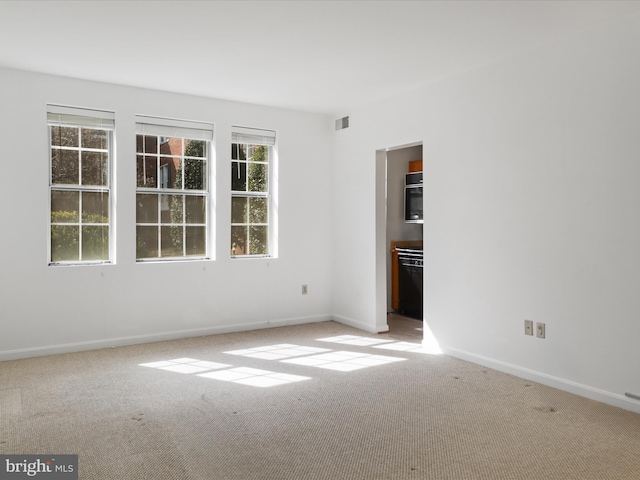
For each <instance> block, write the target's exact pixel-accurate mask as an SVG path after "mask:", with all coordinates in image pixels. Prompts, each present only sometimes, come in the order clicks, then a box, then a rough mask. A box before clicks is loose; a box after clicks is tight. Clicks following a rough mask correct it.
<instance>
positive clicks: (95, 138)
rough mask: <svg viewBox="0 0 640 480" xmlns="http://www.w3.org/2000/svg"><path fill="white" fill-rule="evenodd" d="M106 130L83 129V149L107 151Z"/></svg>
mask: <svg viewBox="0 0 640 480" xmlns="http://www.w3.org/2000/svg"><path fill="white" fill-rule="evenodd" d="M107 135H108V134H107V132H106V130H93V129H90V128H83V129H82V148H100V149H102V150H106V149H107V148H108V145H107Z"/></svg>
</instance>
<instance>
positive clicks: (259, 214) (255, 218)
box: [248, 198, 269, 223]
mask: <svg viewBox="0 0 640 480" xmlns="http://www.w3.org/2000/svg"><path fill="white" fill-rule="evenodd" d="M248 200H249V223H269V201H268V199H266V198H249V199H248Z"/></svg>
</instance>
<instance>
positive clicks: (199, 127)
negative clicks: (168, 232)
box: [136, 115, 214, 263]
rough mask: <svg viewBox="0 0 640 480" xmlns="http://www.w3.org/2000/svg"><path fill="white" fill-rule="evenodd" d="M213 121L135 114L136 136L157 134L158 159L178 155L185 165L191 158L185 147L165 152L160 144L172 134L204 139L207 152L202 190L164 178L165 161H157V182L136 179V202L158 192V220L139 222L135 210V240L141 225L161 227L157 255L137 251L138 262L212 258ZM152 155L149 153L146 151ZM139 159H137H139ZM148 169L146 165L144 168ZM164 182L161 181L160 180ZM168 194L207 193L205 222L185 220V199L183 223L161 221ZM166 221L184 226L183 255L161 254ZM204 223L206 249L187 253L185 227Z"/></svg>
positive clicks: (184, 138)
mask: <svg viewBox="0 0 640 480" xmlns="http://www.w3.org/2000/svg"><path fill="white" fill-rule="evenodd" d="M213 128H214V127H213V124H211V123H204V122H194V121H185V120H178V119H169V118H160V117H150V116H146V115H136V136H138V135H145V136H154V137H157V149H158V150H157V153H155V154H151V155H157V157H158V160H159V159H160V158H161V157H165V158H179V159H180V162H181V165H184V163H183V162H184V160H185V158H186V159H189V157H188V156H185V155H184V148H183V149H182V150H181V154H180V155H174V154H172V155H166V154H162V153H161V152H160V146H161V145H163V144H165V143H167V142H168V141H169V139H170V138H181V139H182V142H183V145H184V141H185V140H199V141H204V142H205V145H206V155H205V157H204V158H205V160H204V161H205V162H206V166H205V170H204V172H203V176H204V183H205V188H204V189H203V190H195V189H182V188H170V187H169V185H168V182H164V180H163V178H164V177H163V175H164V174H165V173H166V172H165V169H163V167H164V166H163V165H161V164H160V161H158V162H157V172H156V186H154V187H144V186H138V185H137V181H136V202H137V198H138V194H141V195H155V196H157V201H158V219H157V222H153V223H148V222H147V223H145V222H138V218H137V214H136V244H137V242H138V232H137V229H138V227H156V228H158V235H157V241H158V244H157V256H155V257H142V258H138V253H137V251H136V262H139V263H144V262H171V261H198V260H210V259H211V258H212V255H211V252H212V251H213V248H212V245H211V243H212V241H211V239H212V238H213V234H212V231H211V225H212V222H211V216H212V215H211V191H212V185H213V182H212V181H211V171H212V168H213V167H212V157H213V153H212V152H213ZM138 155H139V152H136V159H137V157H138ZM147 155H149V154H147ZM199 158H201V157H199ZM136 162H137V160H136ZM145 170H146V168H145ZM161 182H162V184H161ZM165 183H167V184H166V185H165ZM169 195H176V196H182V198H183V200H186V198H187V197H188V196H192V197H204V204H205V212H204V223H203V224H200V223H198V224H195V223H186V218H185V217H184V208H185V206H184V202H183V221H182V223H181V224H167V223H163V222H162V211H163V210H167V209H168V208H169V197H168V196H169ZM163 225H165V226H168V225H179V226H181V227H182V230H183V239H182V255H176V256H167V257H163V256H161V255H162V235H161V229H162V227H163ZM188 226H193V227H204V231H205V240H204V242H205V252H204V254H203V255H188V253H187V251H186V249H187V241H186V227H188Z"/></svg>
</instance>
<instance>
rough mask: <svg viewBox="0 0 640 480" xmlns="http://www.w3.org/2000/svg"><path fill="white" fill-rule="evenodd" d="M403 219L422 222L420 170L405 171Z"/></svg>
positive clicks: (410, 221)
mask: <svg viewBox="0 0 640 480" xmlns="http://www.w3.org/2000/svg"><path fill="white" fill-rule="evenodd" d="M404 221H405V223H422V172H413V173H407V174H406V176H405V179H404Z"/></svg>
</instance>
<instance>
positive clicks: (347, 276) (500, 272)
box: [333, 15, 640, 411]
mask: <svg viewBox="0 0 640 480" xmlns="http://www.w3.org/2000/svg"><path fill="white" fill-rule="evenodd" d="M638 58H640V16H639V15H634V16H630V17H628V18H626V19H624V20H621V21H619V22H616V23H615V24H610V25H606V26H604V27H601V28H598V29H593V30H591V31H588V32H583V33H581V34H580V35H578V36H575V37H572V38H566V39H564V40H563V41H562V42H561V43H558V44H555V45H549V46H548V47H546V48H542V49H539V50H537V51H534V52H530V53H529V54H528V55H526V56H522V57H520V58H517V59H512V60H510V61H507V62H503V63H501V64H497V65H493V66H490V67H486V68H483V69H481V70H477V71H474V72H468V73H467V74H465V75H463V76H460V77H457V78H453V79H448V80H445V81H443V82H441V83H439V84H436V85H432V86H429V87H425V88H423V89H421V90H418V91H415V92H413V93H411V94H405V95H401V96H398V97H396V98H394V99H390V100H388V101H385V102H383V103H380V104H377V105H372V106H368V107H366V108H361V109H358V110H356V111H352V112H345V113H347V114H349V116H350V124H351V126H350V128H349V129H346V130H343V131H341V132H338V134H337V135H336V156H335V159H334V162H335V166H336V168H335V172H334V173H335V179H334V217H335V220H334V221H335V228H336V232H339V235H338V236H337V237H336V248H335V252H334V257H333V261H334V277H333V278H334V284H333V286H334V314H335V315H336V317H337V318H341V319H343V320H346V321H348V322H350V323H351V324H354V325H362V326H363V328H366V329H368V330H370V331H379V330H381V329H383V326H382V325H381V322H380V320H379V319H380V315H379V312H378V311H374V310H376V309H380V306H381V302H379V301H378V299H377V297H376V295H377V294H378V293H379V291H380V289H379V281H378V277H377V276H376V275H378V276H379V275H380V271H381V270H382V269H380V268H379V267H374V266H373V265H372V263H374V259H378V264H379V259H380V255H379V249H380V245H381V243H380V241H379V228H378V223H379V218H380V215H379V214H378V213H379V212H376V205H378V207H379V205H380V202H379V198H378V197H376V192H377V191H378V195H379V190H380V188H379V184H380V182H379V179H377V178H376V171H378V172H379V171H380V168H379V165H378V164H379V154H378V155H377V154H376V151H377V150H380V149H384V148H387V147H391V146H396V145H403V144H410V143H414V142H423V143H424V171H425V223H424V236H425V320H426V322H427V324H428V326H429V327H430V328H431V329H432V330H433V332H434V333H435V335H436V337H437V339H438V340H439V342H440V343H441V345H442V346H443V347H444V348H445V350H446V351H447V352H448V353H450V354H453V355H456V356H459V357H462V358H467V359H470V360H472V361H476V362H479V363H484V364H486V365H490V366H493V367H495V368H499V369H502V370H504V371H509V372H513V373H516V374H518V375H521V376H524V377H527V378H532V379H535V380H538V381H542V382H544V383H548V384H550V385H554V386H558V387H560V388H564V389H566V390H569V391H574V392H577V393H580V394H582V395H585V396H589V397H591V398H596V399H599V400H603V401H606V402H609V403H612V404H614V405H620V406H623V407H624V408H629V409H632V410H636V411H640V403H638V402H636V401H633V400H630V399H628V398H626V397H625V396H624V393H625V392H632V393H635V394H640V370H639V367H638V366H639V365H640V361H639V357H638V345H639V344H640V321H639V319H638V315H639V312H640V295H639V294H638V292H639V287H640V248H638V245H640V222H639V221H638V205H640V157H639V156H640V153H639V152H640V135H639V134H638V132H640V89H639V88H638V86H639V85H640V62H638ZM378 153H379V152H378ZM338 166H339V167H340V168H338ZM355 172H357V176H358V178H359V179H360V181H359V182H358V183H357V184H354V183H353V182H349V178H350V174H354V173H355ZM356 213H357V214H356ZM376 232H378V233H376ZM376 235H378V236H376ZM344 238H351V239H353V241H352V242H343V241H342V239H344ZM356 240H357V241H356ZM338 244H339V245H340V246H341V248H337V246H338ZM355 257H357V258H359V259H360V261H359V264H360V265H361V267H359V268H356V266H355V264H354V263H353V260H352V259H353V258H355ZM366 259H371V260H370V261H368V260H366ZM382 271H383V270H382ZM383 304H384V303H382V305H383ZM524 319H532V320H534V321H536V322H545V323H546V328H547V338H546V339H544V340H542V339H538V338H535V337H530V336H525V335H524V328H523V321H524Z"/></svg>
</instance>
